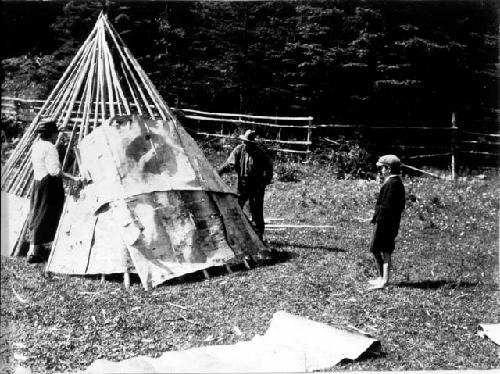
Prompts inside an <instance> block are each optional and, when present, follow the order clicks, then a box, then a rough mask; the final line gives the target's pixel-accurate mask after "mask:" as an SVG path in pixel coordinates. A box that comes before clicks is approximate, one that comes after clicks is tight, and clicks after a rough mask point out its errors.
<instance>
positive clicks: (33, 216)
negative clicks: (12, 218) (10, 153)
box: [28, 120, 80, 263]
mask: <svg viewBox="0 0 500 374" xmlns="http://www.w3.org/2000/svg"><path fill="white" fill-rule="evenodd" d="M36 132H37V133H38V134H39V138H38V140H36V141H35V143H34V144H33V147H32V151H31V163H32V165H33V176H34V179H33V188H32V191H31V197H30V217H29V233H30V249H29V251H28V262H29V263H37V262H44V261H45V260H46V259H47V251H46V248H45V245H46V244H47V243H50V242H52V241H53V240H54V236H55V232H56V229H57V226H58V224H59V218H60V216H61V213H62V209H63V204H64V188H63V182H62V178H63V177H64V178H68V179H71V180H73V181H80V178H77V177H74V176H72V175H71V174H68V173H64V172H63V171H62V169H61V163H60V161H59V154H58V152H57V149H56V147H55V143H56V140H57V137H58V134H59V129H58V128H57V124H56V122H55V121H52V120H47V121H44V122H42V123H40V124H39V125H38V128H37V129H36Z"/></svg>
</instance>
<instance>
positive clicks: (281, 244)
mask: <svg viewBox="0 0 500 374" xmlns="http://www.w3.org/2000/svg"><path fill="white" fill-rule="evenodd" d="M268 245H269V246H270V247H272V248H283V247H290V248H308V249H321V250H325V251H327V252H347V251H346V250H345V249H342V248H339V247H336V246H326V245H311V244H303V243H297V242H293V243H291V242H286V241H276V240H271V241H269V242H268Z"/></svg>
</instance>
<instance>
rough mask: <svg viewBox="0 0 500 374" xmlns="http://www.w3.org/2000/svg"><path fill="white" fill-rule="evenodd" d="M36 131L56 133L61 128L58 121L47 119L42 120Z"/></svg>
mask: <svg viewBox="0 0 500 374" xmlns="http://www.w3.org/2000/svg"><path fill="white" fill-rule="evenodd" d="M36 132H38V133H45V134H54V133H56V132H59V129H58V128H57V123H56V121H54V120H45V121H42V122H40V123H39V124H38V127H37V128H36Z"/></svg>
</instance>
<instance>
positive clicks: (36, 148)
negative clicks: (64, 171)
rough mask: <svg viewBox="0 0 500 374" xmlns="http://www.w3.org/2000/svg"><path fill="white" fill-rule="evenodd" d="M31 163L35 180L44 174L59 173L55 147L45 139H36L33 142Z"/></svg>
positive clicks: (56, 174) (52, 174)
mask: <svg viewBox="0 0 500 374" xmlns="http://www.w3.org/2000/svg"><path fill="white" fill-rule="evenodd" d="M31 163H32V165H33V172H34V178H35V180H38V181H40V180H42V179H43V178H44V177H45V176H46V175H51V176H58V175H59V174H60V173H61V163H60V161H59V154H58V153H57V149H56V147H55V146H54V144H52V143H51V142H49V141H47V140H38V141H36V142H35V144H33V148H32V151H31Z"/></svg>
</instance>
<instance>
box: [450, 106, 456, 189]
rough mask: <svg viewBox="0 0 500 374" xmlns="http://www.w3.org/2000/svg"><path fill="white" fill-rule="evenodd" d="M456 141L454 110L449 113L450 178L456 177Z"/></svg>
mask: <svg viewBox="0 0 500 374" xmlns="http://www.w3.org/2000/svg"><path fill="white" fill-rule="evenodd" d="M456 141H457V125H456V122H455V112H452V113H451V179H452V180H455V179H456V160H455V152H456Z"/></svg>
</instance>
